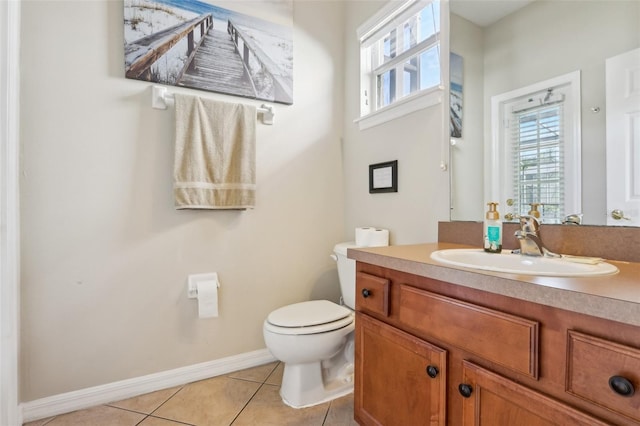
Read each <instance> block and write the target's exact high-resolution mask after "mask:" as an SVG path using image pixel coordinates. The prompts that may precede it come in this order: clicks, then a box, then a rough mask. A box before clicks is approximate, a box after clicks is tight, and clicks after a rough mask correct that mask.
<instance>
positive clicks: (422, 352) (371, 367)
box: [355, 313, 447, 426]
mask: <svg viewBox="0 0 640 426" xmlns="http://www.w3.org/2000/svg"><path fill="white" fill-rule="evenodd" d="M446 387H447V352H446V351H445V350H443V349H440V348H438V347H436V346H433V345H431V344H429V343H427V342H425V341H423V340H421V339H418V338H417V337H415V336H412V335H410V334H408V333H405V332H403V331H400V330H398V329H396V328H394V327H391V326H390V325H388V324H385V323H383V322H380V321H378V320H375V319H373V318H371V317H369V316H367V315H365V314H362V313H358V314H357V317H356V382H355V417H356V420H357V421H358V422H359V423H360V424H361V425H384V426H394V425H398V426H407V425H432V426H436V425H445V424H446V419H445V415H446V414H445V413H446V405H445V398H446Z"/></svg>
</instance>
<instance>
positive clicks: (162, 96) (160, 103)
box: [151, 86, 275, 124]
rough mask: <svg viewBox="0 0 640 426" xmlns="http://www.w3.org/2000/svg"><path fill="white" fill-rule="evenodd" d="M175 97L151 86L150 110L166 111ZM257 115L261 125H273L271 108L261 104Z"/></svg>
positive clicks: (158, 87) (162, 89)
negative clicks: (259, 116) (260, 119)
mask: <svg viewBox="0 0 640 426" xmlns="http://www.w3.org/2000/svg"><path fill="white" fill-rule="evenodd" d="M174 101H175V96H174V95H173V94H172V93H169V92H168V91H167V88H166V87H162V86H153V87H152V90H151V108H154V109H167V108H168V107H169V102H174ZM256 111H257V112H258V114H259V115H262V124H273V116H274V115H275V113H274V112H273V107H272V106H269V105H266V104H262V105H260V107H259V108H256Z"/></svg>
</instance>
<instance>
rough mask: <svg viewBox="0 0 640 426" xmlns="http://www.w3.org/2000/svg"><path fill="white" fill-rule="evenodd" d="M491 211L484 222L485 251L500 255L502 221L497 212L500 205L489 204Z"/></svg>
mask: <svg viewBox="0 0 640 426" xmlns="http://www.w3.org/2000/svg"><path fill="white" fill-rule="evenodd" d="M487 205H488V206H489V211H487V214H486V216H485V220H484V251H486V252H489V253H500V252H501V251H502V221H500V213H498V210H496V207H497V206H498V203H487Z"/></svg>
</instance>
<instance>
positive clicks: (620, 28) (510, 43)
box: [450, 0, 640, 225]
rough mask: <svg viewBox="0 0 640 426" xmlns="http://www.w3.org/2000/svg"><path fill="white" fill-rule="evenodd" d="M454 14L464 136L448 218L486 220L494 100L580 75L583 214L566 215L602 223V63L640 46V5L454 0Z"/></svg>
mask: <svg viewBox="0 0 640 426" xmlns="http://www.w3.org/2000/svg"><path fill="white" fill-rule="evenodd" d="M503 7H507V9H506V10H502V8H503ZM509 7H511V9H508V8H509ZM450 9H451V16H450V18H451V19H450V28H451V31H450V34H451V39H450V49H451V52H452V53H455V54H456V55H458V56H459V57H460V58H461V59H462V72H461V74H462V75H461V76H458V77H459V78H461V79H462V80H461V82H462V114H461V115H462V132H461V133H462V134H461V136H460V137H458V138H451V146H450V152H451V158H450V166H451V168H450V170H451V220H452V221H453V220H471V221H480V220H483V218H484V211H485V210H486V209H485V207H486V206H485V198H484V194H485V193H488V186H487V182H486V180H487V179H485V175H486V173H485V162H486V161H485V159H486V158H488V156H489V155H491V153H490V146H491V140H492V133H491V132H492V129H491V98H492V97H493V96H497V95H500V94H503V93H506V92H510V91H514V90H516V89H519V88H522V87H525V86H530V85H534V84H536V83H538V82H541V81H545V80H550V79H553V78H555V77H557V76H560V75H564V74H567V73H571V72H575V71H579V73H580V77H581V105H580V114H581V139H582V140H581V153H582V154H581V157H582V159H581V164H579V165H578V167H580V168H581V170H582V173H581V187H582V194H581V195H582V209H581V211H578V212H567V214H569V213H582V214H583V223H584V224H590V225H605V224H606V223H607V206H606V201H607V199H606V197H607V188H606V168H605V156H606V105H605V60H606V59H607V58H610V57H613V56H616V55H619V54H621V53H624V52H627V51H630V50H632V49H635V48H638V47H640V32H639V31H638V28H640V2H637V1H634V0H630V1H615V2H611V1H607V0H596V1H593V0H577V1H570V2H568V1H557V0H556V1H554V0H528V1H527V0H521V1H515V0H514V1H509V2H505V1H501V0H450ZM485 12H490V13H494V14H496V16H485V15H486V13H485ZM452 69H453V68H452ZM452 80H453V75H452ZM496 201H499V202H500V207H499V210H500V211H501V212H503V211H505V209H507V207H506V206H505V205H504V203H505V200H496Z"/></svg>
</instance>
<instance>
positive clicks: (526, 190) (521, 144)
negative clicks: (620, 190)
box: [509, 89, 565, 223]
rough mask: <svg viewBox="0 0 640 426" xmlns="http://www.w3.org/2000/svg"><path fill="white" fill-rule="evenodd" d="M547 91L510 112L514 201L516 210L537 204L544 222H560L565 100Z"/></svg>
mask: <svg viewBox="0 0 640 426" xmlns="http://www.w3.org/2000/svg"><path fill="white" fill-rule="evenodd" d="M547 94H548V96H547V95H545V97H544V98H539V97H538V98H537V97H533V98H530V99H529V100H528V102H527V104H525V105H518V106H516V107H515V108H514V109H513V110H512V112H511V118H510V119H509V124H510V132H511V137H510V139H511V144H512V148H511V149H512V160H511V166H512V172H513V178H512V179H513V186H514V191H513V205H514V209H515V212H517V213H518V214H526V213H528V211H529V210H530V206H531V204H533V203H535V204H540V205H541V206H542V211H541V218H542V221H543V222H545V223H560V222H561V220H562V218H563V217H564V216H565V209H564V192H565V188H564V186H565V185H564V183H565V180H564V133H565V132H564V125H563V123H564V108H563V104H564V102H565V100H564V95H562V94H560V95H553V90H552V89H549V90H548V92H547ZM538 96H540V95H538ZM544 99H547V100H546V101H545V100H544ZM531 104H537V106H531Z"/></svg>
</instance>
